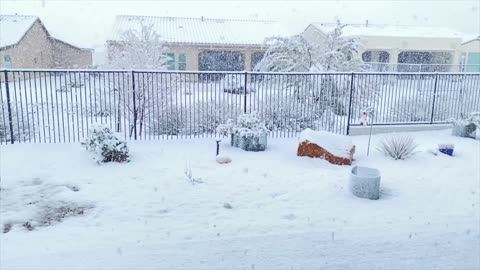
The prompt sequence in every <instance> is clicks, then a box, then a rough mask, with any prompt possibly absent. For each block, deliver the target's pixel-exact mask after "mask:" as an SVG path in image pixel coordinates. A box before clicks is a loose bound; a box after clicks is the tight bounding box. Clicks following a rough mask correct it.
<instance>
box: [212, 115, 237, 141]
mask: <svg viewBox="0 0 480 270" xmlns="http://www.w3.org/2000/svg"><path fill="white" fill-rule="evenodd" d="M234 126H235V123H234V121H233V120H232V119H228V120H227V122H226V123H225V124H220V125H218V126H217V129H216V131H217V133H218V134H220V135H222V136H225V137H227V136H228V135H230V134H232V132H233V127H234Z"/></svg>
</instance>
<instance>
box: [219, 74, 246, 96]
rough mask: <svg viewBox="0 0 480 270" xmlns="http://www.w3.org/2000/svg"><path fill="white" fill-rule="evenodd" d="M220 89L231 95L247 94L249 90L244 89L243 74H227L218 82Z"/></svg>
mask: <svg viewBox="0 0 480 270" xmlns="http://www.w3.org/2000/svg"><path fill="white" fill-rule="evenodd" d="M220 87H222V88H223V92H225V93H232V94H245V91H246V93H247V94H248V93H249V92H250V91H251V89H250V87H247V88H246V89H245V75H244V74H227V75H225V77H223V79H222V80H221V81H220Z"/></svg>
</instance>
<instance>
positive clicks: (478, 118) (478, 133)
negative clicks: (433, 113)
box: [452, 112, 480, 140]
mask: <svg viewBox="0 0 480 270" xmlns="http://www.w3.org/2000/svg"><path fill="white" fill-rule="evenodd" d="M452 134H453V135H454V136H459V137H469V138H475V139H477V140H480V112H472V113H470V115H469V116H468V117H466V118H464V119H457V120H454V121H453V128H452Z"/></svg>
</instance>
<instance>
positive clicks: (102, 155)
mask: <svg viewBox="0 0 480 270" xmlns="http://www.w3.org/2000/svg"><path fill="white" fill-rule="evenodd" d="M82 145H83V146H85V148H86V149H87V150H88V151H90V152H92V153H94V154H95V160H96V161H97V162H98V163H100V162H103V163H105V162H125V161H129V160H128V157H129V154H128V147H127V142H125V141H123V140H120V139H118V138H117V136H115V133H113V132H112V131H111V130H110V128H108V127H106V126H95V127H94V128H93V130H92V131H91V132H90V134H89V135H88V137H87V138H86V139H85V140H84V141H83V142H82Z"/></svg>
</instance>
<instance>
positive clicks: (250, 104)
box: [0, 69, 480, 143]
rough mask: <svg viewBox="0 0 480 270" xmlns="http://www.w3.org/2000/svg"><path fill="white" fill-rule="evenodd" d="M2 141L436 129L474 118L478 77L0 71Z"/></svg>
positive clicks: (478, 106) (477, 106) (479, 84)
mask: <svg viewBox="0 0 480 270" xmlns="http://www.w3.org/2000/svg"><path fill="white" fill-rule="evenodd" d="M0 82H1V83H0V100H1V104H0V141H1V142H2V143H14V142H33V143H39V142H42V143H57V142H78V141H80V140H81V139H82V138H83V137H85V136H86V135H87V133H88V131H89V130H90V129H91V128H92V126H94V125H95V124H97V123H99V124H104V125H108V126H110V127H111V128H112V129H113V130H115V131H116V132H119V133H121V134H122V136H123V137H124V138H125V139H136V140H152V139H173V138H175V139H176V138H191V137H209V136H215V135H216V133H215V129H216V127H217V126H218V125H219V124H221V123H225V122H226V121H227V120H228V119H234V120H235V119H236V117H237V116H238V115H240V114H242V113H245V112H256V113H257V114H258V116H259V117H260V118H261V119H263V120H264V121H265V123H266V126H267V128H268V129H269V130H271V133H270V134H271V136H274V137H292V136H295V135H296V134H297V133H298V132H299V131H301V130H303V129H305V128H313V129H324V130H328V131H332V132H336V133H339V134H348V133H349V129H350V127H351V126H355V125H359V123H360V120H361V117H362V112H364V111H366V112H368V119H367V121H368V122H369V124H374V125H397V124H437V123H445V122H447V121H449V120H450V119H453V118H461V117H464V116H466V115H468V114H469V113H470V112H473V111H480V74H478V73H257V72H179V71H175V72H170V71H125V70H24V69H21V70H20V69H16V70H3V71H1V73H0Z"/></svg>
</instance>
